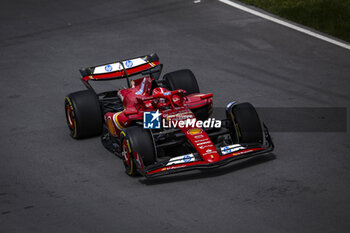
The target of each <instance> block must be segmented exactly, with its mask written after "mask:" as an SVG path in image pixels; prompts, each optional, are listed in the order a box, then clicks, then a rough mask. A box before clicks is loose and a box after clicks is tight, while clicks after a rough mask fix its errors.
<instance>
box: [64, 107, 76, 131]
mask: <svg viewBox="0 0 350 233" xmlns="http://www.w3.org/2000/svg"><path fill="white" fill-rule="evenodd" d="M66 114H67V122H68V126H69V128H70V129H71V130H74V128H75V127H74V115H73V111H72V108H71V106H70V105H69V104H67V107H66Z"/></svg>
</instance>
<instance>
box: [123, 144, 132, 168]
mask: <svg viewBox="0 0 350 233" xmlns="http://www.w3.org/2000/svg"><path fill="white" fill-rule="evenodd" d="M122 156H123V162H124V165H125V166H126V167H128V168H130V152H129V150H128V144H127V141H126V140H123V150H122Z"/></svg>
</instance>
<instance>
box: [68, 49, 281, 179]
mask: <svg viewBox="0 0 350 233" xmlns="http://www.w3.org/2000/svg"><path fill="white" fill-rule="evenodd" d="M161 70H162V64H160V62H159V58H158V56H157V55H156V54H151V55H147V56H141V57H137V58H131V59H126V60H123V61H117V62H114V63H109V64H104V65H100V66H95V67H89V68H86V69H81V70H80V73H81V74H82V76H83V78H82V81H83V83H84V84H85V86H86V87H87V89H88V90H85V91H78V92H74V93H71V94H69V95H68V96H67V97H66V100H65V110H66V118H67V123H68V127H69V130H70V134H71V136H72V137H73V138H75V139H79V138H86V137H92V136H96V135H101V139H102V143H103V145H104V146H105V147H106V148H107V149H108V150H110V151H111V152H113V153H114V154H116V155H117V156H119V157H121V159H122V160H123V163H124V165H125V169H126V173H127V174H128V175H131V176H133V175H136V174H142V175H144V176H145V177H154V176H159V175H164V174H170V173H175V172H180V171H186V170H191V169H202V168H213V167H219V166H222V165H225V164H227V163H229V162H232V161H234V160H238V159H242V158H247V157H251V156H256V155H260V154H262V153H267V152H271V151H272V150H273V147H274V146H273V143H272V140H271V137H270V135H269V133H268V130H267V128H266V126H265V125H264V124H263V123H261V122H260V120H259V117H258V115H257V112H256V111H255V109H254V107H253V106H252V105H251V104H249V103H239V104H238V103H236V102H231V103H229V104H228V105H227V107H226V109H225V111H226V119H224V120H221V121H217V120H213V119H210V118H209V117H210V115H211V112H212V107H213V102H212V97H213V94H211V93H207V94H204V93H200V91H199V87H198V83H197V81H196V78H195V76H194V75H193V73H192V72H191V71H190V70H178V71H174V72H171V73H167V74H165V75H164V76H163V77H162V78H160V73H161ZM136 75H138V76H140V75H141V77H138V78H134V79H133V80H131V77H132V76H136ZM112 79H125V80H126V81H127V85H128V88H120V89H119V90H111V91H106V92H102V93H99V94H97V93H96V92H95V91H94V89H93V88H92V86H91V85H90V83H89V81H104V80H112ZM210 120H212V121H211V122H210ZM208 122H209V123H208ZM200 123H201V124H200Z"/></svg>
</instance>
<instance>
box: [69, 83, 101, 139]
mask: <svg viewBox="0 0 350 233" xmlns="http://www.w3.org/2000/svg"><path fill="white" fill-rule="evenodd" d="M65 111H66V120H67V124H68V128H69V131H70V135H71V136H72V137H73V138H74V139H81V138H87V137H92V136H97V135H100V134H101V132H102V112H101V108H100V104H99V101H98V98H97V96H96V94H95V93H94V92H92V91H90V90H86V91H78V92H74V93H71V94H69V95H68V96H67V97H66V99H65Z"/></svg>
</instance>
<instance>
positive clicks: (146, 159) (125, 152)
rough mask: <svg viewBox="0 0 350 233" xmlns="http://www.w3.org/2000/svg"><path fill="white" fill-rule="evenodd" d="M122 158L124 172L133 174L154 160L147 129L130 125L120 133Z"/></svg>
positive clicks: (151, 143)
mask: <svg viewBox="0 0 350 233" xmlns="http://www.w3.org/2000/svg"><path fill="white" fill-rule="evenodd" d="M121 148H122V160H123V164H124V166H125V172H126V174H128V175H129V176H135V175H137V174H138V172H137V168H138V169H139V170H141V171H142V170H144V168H145V166H148V165H151V164H154V162H155V161H156V157H155V149H154V146H153V140H152V136H151V134H150V132H149V131H147V130H145V129H143V128H142V127H140V126H131V127H129V128H126V129H125V130H124V131H123V132H122V133H121Z"/></svg>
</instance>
